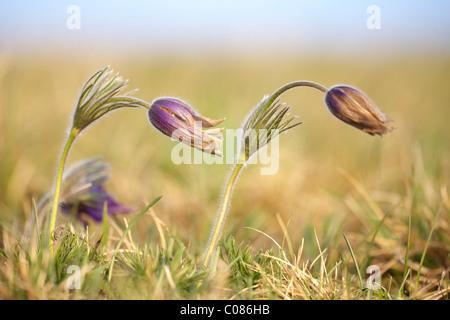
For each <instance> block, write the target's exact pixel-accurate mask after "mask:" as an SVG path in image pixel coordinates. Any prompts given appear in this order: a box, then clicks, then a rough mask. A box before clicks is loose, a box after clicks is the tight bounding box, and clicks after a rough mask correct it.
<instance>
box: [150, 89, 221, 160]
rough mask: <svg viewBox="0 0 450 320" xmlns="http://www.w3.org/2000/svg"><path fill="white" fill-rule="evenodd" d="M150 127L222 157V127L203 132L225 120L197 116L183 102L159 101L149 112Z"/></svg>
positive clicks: (153, 104) (174, 100)
mask: <svg viewBox="0 0 450 320" xmlns="http://www.w3.org/2000/svg"><path fill="white" fill-rule="evenodd" d="M148 119H149V120H150V122H151V124H152V125H153V126H154V127H155V128H156V129H158V130H159V131H160V132H162V133H163V134H165V135H166V136H169V137H172V138H173V139H175V140H178V141H180V142H183V143H185V144H187V145H190V146H191V147H194V148H197V149H199V150H201V151H203V152H206V153H210V154H215V155H217V156H222V153H221V152H220V150H219V147H220V145H221V144H222V136H221V132H222V129H221V128H216V129H209V130H202V128H210V127H214V126H216V125H218V124H219V123H221V122H222V121H223V120H224V119H221V120H212V119H209V118H206V117H203V116H201V115H199V114H198V113H197V112H196V111H195V110H194V109H192V108H191V107H190V106H189V105H187V104H186V103H185V102H183V101H181V100H178V99H175V98H158V99H156V100H155V101H153V103H152V105H151V107H150V109H149V110H148Z"/></svg>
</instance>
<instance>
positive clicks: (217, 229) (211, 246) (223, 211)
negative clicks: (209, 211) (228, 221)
mask: <svg viewBox="0 0 450 320" xmlns="http://www.w3.org/2000/svg"><path fill="white" fill-rule="evenodd" d="M243 166H244V164H243V163H237V164H236V165H235V167H234V169H233V171H232V173H231V176H230V179H229V181H228V184H227V187H226V189H225V195H224V197H223V202H222V207H221V208H220V211H219V214H218V215H217V219H216V222H215V225H214V227H213V229H212V230H213V231H212V234H211V238H210V240H209V243H208V246H207V247H206V248H207V249H206V252H205V257H204V259H203V265H202V269H204V268H207V267H208V266H209V264H210V262H211V257H212V256H213V253H214V251H215V249H216V247H217V243H218V242H219V239H220V235H221V233H222V229H223V225H224V224H225V218H226V216H227V212H228V206H229V204H230V200H231V193H232V192H233V187H234V183H235V182H236V179H237V176H238V175H239V172H240V171H241V169H242V167H243Z"/></svg>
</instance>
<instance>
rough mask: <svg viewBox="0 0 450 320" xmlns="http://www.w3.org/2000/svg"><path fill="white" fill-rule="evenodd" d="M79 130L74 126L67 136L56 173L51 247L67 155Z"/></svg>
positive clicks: (50, 231)
mask: <svg viewBox="0 0 450 320" xmlns="http://www.w3.org/2000/svg"><path fill="white" fill-rule="evenodd" d="M79 132H80V130H79V129H77V128H72V129H71V130H70V133H69V136H68V137H67V141H66V144H65V145H64V149H63V152H62V154H61V159H60V160H59V166H58V173H57V174H56V181H55V190H54V192H53V206H52V211H51V212H50V225H49V231H48V244H49V247H50V249H51V248H52V247H53V233H54V231H55V226H56V215H57V213H58V207H59V197H60V195H61V184H62V177H63V171H64V166H65V164H66V160H67V155H68V154H69V150H70V147H71V146H72V144H73V142H74V140H75V138H76V137H77V135H78V133H79Z"/></svg>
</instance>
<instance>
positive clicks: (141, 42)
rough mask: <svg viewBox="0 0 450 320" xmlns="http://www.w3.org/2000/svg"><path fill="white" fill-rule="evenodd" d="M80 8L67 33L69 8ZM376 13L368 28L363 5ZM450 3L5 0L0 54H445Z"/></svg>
mask: <svg viewBox="0 0 450 320" xmlns="http://www.w3.org/2000/svg"><path fill="white" fill-rule="evenodd" d="M70 5H76V6H77V7H78V8H79V9H80V20H79V21H80V29H72V30H71V29H68V28H67V25H66V22H67V19H68V18H69V16H70V14H68V13H67V12H66V11H67V8H68V7H69V6H70ZM370 5H376V6H377V7H378V8H379V9H380V16H379V17H380V20H379V21H380V27H381V29H376V30H370V29H368V28H367V24H366V21H367V19H368V18H369V16H370V14H368V13H367V8H368V7H369V6H370ZM449 15H450V1H446V0H428V1H425V0H421V1H418V0H411V1H404V0H391V1H376V0H373V1H364V0H361V1H332V0H328V1H275V0H270V1H269V0H259V1H256V0H249V1H244V0H241V1H236V0H228V1H206V0H202V1H181V0H178V1H175V0H173V1H123V0H122V1H119V0H116V1H84V0H71V1H48V0H42V1H25V0H22V1H20V0H19V1H7V2H6V1H4V2H3V3H2V6H1V12H0V51H3V50H9V51H11V50H12V51H16V50H17V51H18V50H23V49H25V50H29V49H30V48H32V49H33V50H43V51H45V50H54V48H61V49H65V50H70V51H73V50H89V49H91V48H103V49H105V50H107V49H109V50H110V49H114V50H118V51H120V50H123V51H127V50H133V51H142V52H145V51H164V50H172V51H174V50H175V52H176V51H177V50H179V51H180V52H204V51H208V50H211V51H214V50H219V51H220V50H231V51H232V50H233V49H234V48H240V49H242V50H255V51H261V50H293V49H295V50H302V51H308V50H312V51H314V50H338V49H339V50H343V51H345V50H367V51H371V50H380V51H383V50H388V51H389V50H392V49H393V48H396V49H397V48H398V49H406V50H409V51H411V52H412V51H421V50H430V51H441V52H447V53H448V52H449V48H450V36H449V35H450V32H449V31H450V19H449V18H448V17H449Z"/></svg>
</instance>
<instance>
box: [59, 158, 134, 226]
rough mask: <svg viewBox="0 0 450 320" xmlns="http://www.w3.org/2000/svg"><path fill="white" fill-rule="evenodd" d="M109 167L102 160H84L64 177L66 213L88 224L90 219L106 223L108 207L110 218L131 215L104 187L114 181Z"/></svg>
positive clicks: (64, 211) (63, 202) (63, 203)
mask: <svg viewBox="0 0 450 320" xmlns="http://www.w3.org/2000/svg"><path fill="white" fill-rule="evenodd" d="M108 168H109V165H108V164H107V163H105V162H102V161H100V159H98V158H97V159H88V160H83V161H80V162H79V163H76V164H75V165H73V166H72V167H70V168H69V169H68V171H67V174H66V175H65V176H64V178H63V187H62V190H61V202H60V208H61V210H62V212H63V213H65V214H68V215H74V216H75V218H76V219H77V220H79V221H81V222H83V223H84V224H85V225H86V224H88V222H89V218H90V219H92V220H93V221H94V222H101V221H102V220H103V210H104V205H105V204H106V209H107V212H108V214H109V215H114V214H117V213H129V212H131V209H130V208H128V207H127V206H124V205H122V204H120V203H118V202H117V201H116V200H115V199H114V198H113V197H112V196H111V195H110V194H109V193H108V192H107V191H106V190H105V186H104V184H105V182H106V181H107V180H108V179H109V178H110V175H109V174H108V172H107V170H108Z"/></svg>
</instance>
